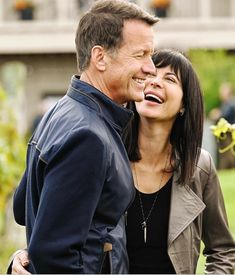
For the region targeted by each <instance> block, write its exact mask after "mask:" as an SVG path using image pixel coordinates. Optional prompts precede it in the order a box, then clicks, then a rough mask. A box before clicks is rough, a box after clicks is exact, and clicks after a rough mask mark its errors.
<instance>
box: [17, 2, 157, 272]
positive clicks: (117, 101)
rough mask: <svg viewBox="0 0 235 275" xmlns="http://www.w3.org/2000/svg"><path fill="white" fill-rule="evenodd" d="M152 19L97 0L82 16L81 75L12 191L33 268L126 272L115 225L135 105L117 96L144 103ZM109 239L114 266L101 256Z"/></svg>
mask: <svg viewBox="0 0 235 275" xmlns="http://www.w3.org/2000/svg"><path fill="white" fill-rule="evenodd" d="M157 21H158V19H157V18H155V17H153V16H151V15H149V14H148V13H146V12H144V11H143V10H141V9H140V8H139V7H138V6H136V5H134V4H131V3H128V2H125V1H121V0H100V1H97V2H95V4H94V6H93V7H92V8H91V10H90V11H89V12H88V13H86V14H85V15H84V16H83V17H82V19H81V20H80V23H79V26H78V30H77V34H76V49H77V60H78V67H79V70H80V72H81V76H80V79H79V78H78V77H77V76H73V77H72V80H71V84H70V87H69V89H68V92H67V94H66V95H65V96H64V97H63V98H62V99H61V100H60V101H59V102H58V103H57V104H56V106H55V107H54V108H53V109H51V110H50V111H49V112H47V114H46V115H45V116H44V117H43V119H42V121H41V123H40V124H39V126H38V128H37V130H36V131H35V133H34V135H33V136H32V138H31V140H30V142H29V146H28V153H27V167H26V171H25V174H24V176H23V178H22V180H21V183H20V185H19V187H18V189H17V191H16V193H15V196H14V215H15V219H16V221H17V222H18V223H19V224H23V225H24V224H25V225H26V231H27V244H28V253H29V259H30V264H29V271H30V272H31V273H70V274H72V273H100V272H103V273H104V272H107V271H111V272H112V273H120V272H124V271H125V272H126V271H127V270H126V269H124V268H123V267H121V263H122V262H125V261H126V259H125V258H124V255H125V243H124V242H123V240H124V239H125V238H124V237H125V236H123V234H124V233H123V231H122V226H121V225H119V226H118V227H116V225H117V223H118V221H119V220H120V218H121V217H122V215H123V213H124V212H125V211H126V209H127V207H128V205H129V204H130V202H131V201H132V199H133V195H134V189H133V182H132V175H131V170H130V167H129V164H128V157H127V154H126V152H125V149H124V146H123V144H122V141H121V133H122V130H123V128H124V127H126V125H127V123H128V122H129V120H130V118H131V116H132V113H131V112H129V111H128V110H126V109H125V108H123V107H122V104H124V103H125V102H127V101H130V100H135V101H141V100H142V99H143V97H144V94H143V89H144V81H145V79H146V77H147V75H149V74H152V73H154V72H155V67H154V64H153V63H152V60H151V54H152V52H153V48H154V45H153V40H154V39H153V28H152V27H153V25H154V24H155V23H156V22H157ZM115 227H116V229H115V231H112V230H113V229H114V228H115ZM110 231H112V234H109V232H110ZM118 236H119V238H118ZM113 246H115V253H113V255H112V256H110V257H109V259H110V261H111V263H110V266H111V269H112V270H110V266H109V263H108V260H107V259H106V257H105V256H106V254H107V251H111V250H112V248H113Z"/></svg>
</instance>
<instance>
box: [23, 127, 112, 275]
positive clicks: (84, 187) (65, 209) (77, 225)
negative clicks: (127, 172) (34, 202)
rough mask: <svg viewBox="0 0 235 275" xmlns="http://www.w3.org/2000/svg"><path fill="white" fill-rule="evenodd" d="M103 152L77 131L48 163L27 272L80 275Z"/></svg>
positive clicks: (95, 139) (100, 181) (100, 144)
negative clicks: (29, 267) (77, 274)
mask: <svg viewBox="0 0 235 275" xmlns="http://www.w3.org/2000/svg"><path fill="white" fill-rule="evenodd" d="M106 149H107V148H106V146H105V145H104V144H103V142H102V140H101V139H100V138H99V137H97V136H96V135H95V134H94V133H92V131H83V132H82V133H81V132H80V134H79V135H77V134H76V135H75V134H74V135H73V136H71V137H70V138H68V139H67V141H66V143H65V144H63V146H61V148H59V149H58V152H57V153H56V154H54V156H53V158H52V159H49V161H48V164H47V168H46V172H45V177H44V185H43V188H42V192H41V196H40V202H39V207H38V212H37V216H36V219H35V222H34V227H33V231H32V235H31V239H30V242H29V245H28V252H29V258H30V261H31V264H32V266H31V267H32V270H30V271H31V272H32V271H33V270H34V271H36V273H48V274H49V273H60V274H61V273H64V274H65V273H70V274H74V273H83V261H82V254H81V249H82V247H83V245H84V244H85V242H86V239H87V235H88V231H89V228H90V225H91V223H92V220H93V216H94V213H95V209H96V207H97V205H98V202H99V198H100V195H101V191H102V188H103V184H104V182H105V176H106V161H107V156H106Z"/></svg>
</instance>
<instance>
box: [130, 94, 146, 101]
mask: <svg viewBox="0 0 235 275" xmlns="http://www.w3.org/2000/svg"><path fill="white" fill-rule="evenodd" d="M133 100H134V101H136V102H140V101H143V100H144V92H138V93H135V98H134V99H133Z"/></svg>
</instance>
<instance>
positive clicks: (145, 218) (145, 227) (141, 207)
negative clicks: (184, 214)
mask: <svg viewBox="0 0 235 275" xmlns="http://www.w3.org/2000/svg"><path fill="white" fill-rule="evenodd" d="M168 157H169V153H168V154H167V157H166V162H165V166H164V170H163V171H162V174H161V179H160V182H159V186H158V190H157V193H156V196H155V198H154V200H153V203H152V206H151V208H150V210H149V212H148V214H147V216H145V214H144V206H143V202H142V198H141V194H140V191H139V184H138V178H137V173H136V168H135V162H134V164H133V168H134V174H135V180H136V185H137V187H138V190H137V192H138V196H139V202H140V209H141V214H142V219H143V222H142V223H141V228H142V230H143V231H144V243H146V241H147V221H148V220H149V217H150V215H151V213H152V211H153V209H154V207H155V204H156V201H157V197H158V193H159V190H160V188H161V185H162V180H163V177H164V174H165V170H166V165H167V161H168Z"/></svg>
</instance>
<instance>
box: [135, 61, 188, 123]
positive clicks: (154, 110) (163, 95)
mask: <svg viewBox="0 0 235 275" xmlns="http://www.w3.org/2000/svg"><path fill="white" fill-rule="evenodd" d="M144 94H145V98H144V100H143V101H141V102H138V103H137V102H136V109H137V112H138V113H139V115H140V116H141V117H145V118H151V119H156V120H158V121H164V120H166V121H172V122H174V121H175V118H176V117H177V116H178V113H179V111H180V109H182V99H183V90H182V84H181V80H180V78H179V76H177V75H176V74H175V72H174V71H173V70H172V69H171V68H170V66H167V67H164V68H156V72H155V75H151V76H149V77H148V78H147V80H146V86H145V90H144Z"/></svg>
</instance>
